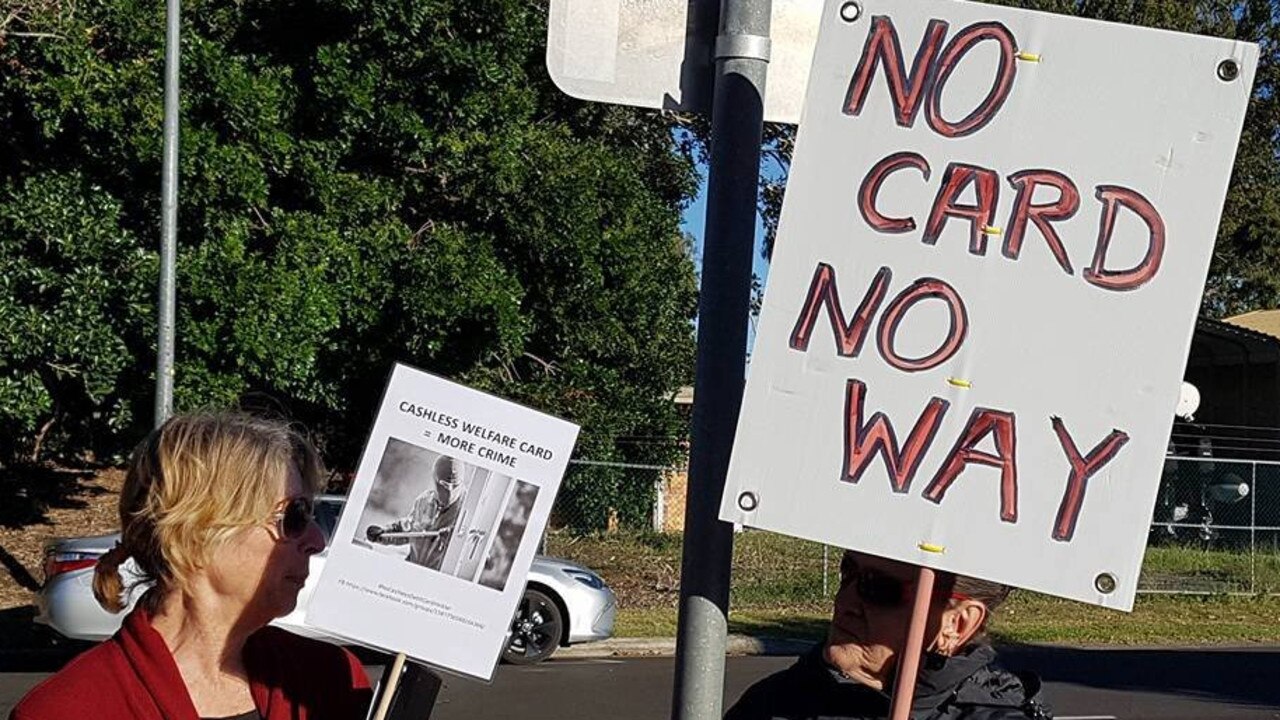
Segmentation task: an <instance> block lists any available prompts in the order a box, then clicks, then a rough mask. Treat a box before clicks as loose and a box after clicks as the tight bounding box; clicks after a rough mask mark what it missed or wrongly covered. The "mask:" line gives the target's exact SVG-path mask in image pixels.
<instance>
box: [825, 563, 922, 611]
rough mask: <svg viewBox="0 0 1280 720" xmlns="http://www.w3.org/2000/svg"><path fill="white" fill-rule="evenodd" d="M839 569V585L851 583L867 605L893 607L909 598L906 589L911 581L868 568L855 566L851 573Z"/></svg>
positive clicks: (844, 585)
mask: <svg viewBox="0 0 1280 720" xmlns="http://www.w3.org/2000/svg"><path fill="white" fill-rule="evenodd" d="M840 570H841V572H840V585H841V587H848V586H849V584H850V583H852V584H853V585H854V586H855V588H856V589H857V591H858V597H859V598H861V599H862V601H863V602H864V603H866V604H868V605H874V606H875V607H882V608H895V607H901V606H903V605H905V604H906V603H907V601H908V599H909V598H908V597H907V591H908V588H909V586H910V585H911V584H912V583H908V582H906V581H903V580H899V579H898V578H896V577H893V576H892V575H886V574H884V573H882V572H879V571H877V570H872V569H870V568H859V567H856V566H855V567H854V568H853V569H852V573H847V572H846V569H845V568H843V567H842V568H841V569H840Z"/></svg>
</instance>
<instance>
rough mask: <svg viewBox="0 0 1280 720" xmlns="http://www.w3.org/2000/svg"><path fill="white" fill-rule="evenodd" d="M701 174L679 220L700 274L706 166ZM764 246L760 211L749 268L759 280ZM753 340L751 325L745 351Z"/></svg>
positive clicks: (765, 272) (763, 273) (765, 267)
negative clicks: (686, 234)
mask: <svg viewBox="0 0 1280 720" xmlns="http://www.w3.org/2000/svg"><path fill="white" fill-rule="evenodd" d="M698 170H699V172H700V174H701V175H702V183H701V185H700V186H699V188H698V195H697V197H695V198H694V200H693V203H691V204H690V205H689V207H688V208H687V209H686V210H685V211H684V217H683V218H681V220H680V228H681V229H682V230H684V231H685V232H687V233H689V234H690V235H692V236H693V258H694V261H695V263H696V267H697V270H698V274H699V275H701V274H702V236H703V233H704V230H705V227H706V215H707V167H706V165H702V166H700V167H699V168H698ZM763 246H764V222H763V220H762V219H761V218H760V213H759V212H757V213H756V239H755V248H754V249H753V250H752V258H751V261H752V262H751V268H752V272H754V273H755V274H756V275H758V276H759V277H760V279H761V280H764V279H766V278H767V277H768V276H769V263H768V262H766V261H765V259H764V256H763V255H762V254H761V248H763ZM754 341H755V328H754V327H752V328H751V330H750V332H749V333H748V336H747V353H748V355H749V354H750V353H751V344H752V343H753V342H754Z"/></svg>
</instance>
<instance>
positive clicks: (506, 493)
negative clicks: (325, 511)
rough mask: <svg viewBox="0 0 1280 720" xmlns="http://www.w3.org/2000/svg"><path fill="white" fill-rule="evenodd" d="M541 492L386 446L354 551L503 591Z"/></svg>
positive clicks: (453, 461)
mask: <svg viewBox="0 0 1280 720" xmlns="http://www.w3.org/2000/svg"><path fill="white" fill-rule="evenodd" d="M536 497H538V486H535V484H531V483H526V482H524V480H515V479H513V478H512V477H511V475H502V474H498V473H493V471H490V470H489V469H486V468H480V466H476V465H472V464H468V462H463V461H461V460H458V459H457V457H453V456H451V455H445V454H442V452H436V451H434V450H429V448H425V447H421V446H417V445H413V443H411V442H406V441H402V439H398V438H388V441H387V446H385V447H384V450H383V456H381V460H380V461H379V464H378V474H376V475H375V478H374V483H372V487H371V488H370V492H369V500H367V501H366V502H365V509H364V512H362V514H361V516H360V523H358V524H357V530H356V537H355V538H353V541H352V542H353V543H355V544H357V546H361V547H365V548H369V550H371V551H374V552H381V553H387V555H396V556H399V557H403V559H404V560H406V561H408V562H412V564H413V565H419V566H422V568H426V569H429V570H436V571H439V573H444V574H447V575H453V577H456V578H461V579H463V580H467V582H472V583H475V582H479V583H480V584H483V585H484V587H488V588H493V589H497V591H502V589H503V587H504V585H506V580H507V575H508V574H509V573H511V565H512V560H513V559H515V553H516V551H517V550H518V548H520V541H521V538H522V537H524V529H525V525H526V524H527V521H529V514H530V512H531V511H532V505H534V501H535V500H536Z"/></svg>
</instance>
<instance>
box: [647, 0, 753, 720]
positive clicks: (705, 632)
mask: <svg viewBox="0 0 1280 720" xmlns="http://www.w3.org/2000/svg"><path fill="white" fill-rule="evenodd" d="M771 9H772V0H721V3H720V24H719V28H720V32H719V37H717V38H716V43H715V59H716V65H715V93H714V99H713V101H712V109H711V162H710V169H709V171H708V178H707V220H706V232H705V234H704V236H703V256H702V286H701V294H700V298H699V307H698V364H697V376H696V378H695V383H694V402H693V437H692V440H693V445H692V457H691V458H690V463H689V490H688V501H687V503H686V505H685V521H684V557H683V561H682V563H681V568H680V624H679V630H678V637H677V643H676V675H675V692H674V696H673V700H672V712H671V715H672V718H673V719H674V720H720V716H721V714H722V709H723V700H724V652H725V638H726V632H727V625H728V623H727V614H728V610H729V574H730V563H731V561H732V557H733V528H732V526H730V525H729V524H727V523H724V522H721V521H720V520H719V509H720V496H721V494H722V493H723V492H724V480H725V473H726V471H727V470H728V467H729V452H730V450H731V448H732V446H733V435H734V430H735V429H736V427H737V423H738V409H739V407H740V406H741V404H742V390H743V380H744V377H745V374H746V352H747V325H748V318H749V314H750V313H749V305H750V299H751V257H752V252H753V250H754V247H755V232H756V195H757V192H758V190H757V188H758V186H759V178H760V142H761V138H762V135H763V125H764V88H765V71H766V69H767V68H768V62H769V18H770V12H771Z"/></svg>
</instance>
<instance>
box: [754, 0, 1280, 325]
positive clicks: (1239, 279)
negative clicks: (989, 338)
mask: <svg viewBox="0 0 1280 720" xmlns="http://www.w3.org/2000/svg"><path fill="white" fill-rule="evenodd" d="M987 1H988V2H992V3H995V4H999V5H1011V6H1017V7H1021V8H1027V9H1033V10H1041V11H1045V12H1052V13H1060V14H1065V15H1078V16H1081V17H1087V18H1092V19H1096V20H1106V21H1111V22H1121V23H1128V24H1131V25H1143V26H1149V27H1157V28H1162V29H1166V30H1178V31H1182V32H1190V33H1196V34H1200V35H1212V36H1216V37H1225V38H1232V39H1237V40H1247V41H1250V42H1255V43H1258V44H1259V46H1260V50H1261V52H1260V58H1259V63H1258V72H1257V77H1256V79H1255V81H1254V88H1253V98H1252V100H1251V101H1250V103H1249V110H1248V114H1247V115H1246V116H1245V123H1244V131H1243V133H1242V135H1241V138H1240V147H1239V150H1238V153H1237V155H1236V163H1235V171H1234V174H1233V176H1232V181H1231V186H1230V189H1229V191H1228V193H1227V201H1226V205H1225V207H1224V208H1223V213H1222V222H1221V225H1220V226H1219V229H1218V241H1217V246H1216V249H1215V252H1214V256H1213V263H1212V265H1211V267H1210V269H1209V279H1208V283H1207V284H1206V287H1205V293H1204V300H1203V302H1202V305H1201V311H1202V312H1203V313H1204V314H1206V315H1208V316H1210V317H1215V318H1219V317H1225V316H1230V315H1234V314H1236V313H1240V312H1243V311H1246V310H1253V309H1258V308H1274V307H1280V153H1278V148H1277V143H1278V142H1280V97H1277V91H1278V90H1280V6H1277V5H1276V4H1275V3H1274V2H1273V0H987ZM794 146H795V128H794V127H793V126H781V125H773V126H767V127H766V132H765V146H764V150H765V153H766V155H767V157H768V158H769V159H770V160H771V161H773V162H774V163H776V165H777V167H779V168H780V171H779V172H778V173H774V174H771V175H769V176H767V177H766V178H765V179H764V180H763V181H762V183H761V192H760V209H761V213H762V215H763V216H764V219H765V227H766V231H767V233H766V234H767V236H766V241H765V255H766V257H767V256H768V255H769V254H770V253H771V252H772V248H773V240H774V236H775V234H776V232H777V226H778V217H779V214H780V212H781V210H782V199H783V195H784V193H785V190H786V174H787V171H788V170H789V169H790V166H791V157H792V152H793V150H794Z"/></svg>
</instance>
